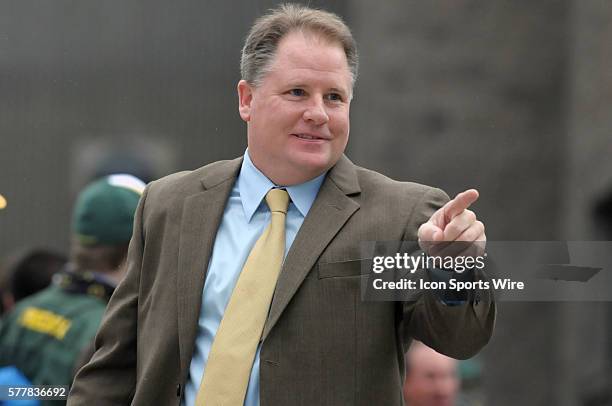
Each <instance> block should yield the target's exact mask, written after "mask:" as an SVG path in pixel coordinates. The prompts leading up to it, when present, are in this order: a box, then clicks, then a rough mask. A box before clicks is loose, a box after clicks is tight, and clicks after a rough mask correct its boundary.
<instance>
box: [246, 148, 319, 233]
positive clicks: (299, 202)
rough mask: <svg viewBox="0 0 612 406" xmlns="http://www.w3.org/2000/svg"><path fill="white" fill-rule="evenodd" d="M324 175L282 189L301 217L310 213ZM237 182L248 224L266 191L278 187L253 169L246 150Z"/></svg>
mask: <svg viewBox="0 0 612 406" xmlns="http://www.w3.org/2000/svg"><path fill="white" fill-rule="evenodd" d="M326 174H327V172H325V173H323V174H321V175H319V176H317V177H316V178H314V179H311V180H309V181H307V182H304V183H300V184H299V185H292V186H287V187H285V188H284V189H286V190H287V192H288V193H289V197H290V198H291V203H293V204H294V205H295V207H296V208H297V209H298V210H299V212H300V214H302V216H304V217H306V215H307V214H308V212H309V211H310V208H311V207H312V204H313V203H314V200H315V199H316V197H317V193H319V189H320V187H321V184H322V183H323V180H324V179H325V175H326ZM237 182H238V191H239V193H240V200H241V202H242V208H243V209H244V215H245V217H246V219H247V221H248V222H250V221H251V218H252V217H253V214H254V213H255V211H256V210H257V208H258V207H259V205H260V204H261V201H262V200H263V199H264V197H265V196H266V194H267V193H268V191H269V190H270V189H272V188H275V187H276V188H277V187H278V186H277V185H275V184H274V182H272V181H271V180H270V179H268V177H267V176H266V175H264V174H263V173H262V172H261V171H260V170H259V169H257V168H256V167H255V165H254V164H253V161H251V157H250V156H249V150H248V149H247V150H246V152H245V153H244V159H243V161H242V166H241V168H240V174H239V175H238V180H237Z"/></svg>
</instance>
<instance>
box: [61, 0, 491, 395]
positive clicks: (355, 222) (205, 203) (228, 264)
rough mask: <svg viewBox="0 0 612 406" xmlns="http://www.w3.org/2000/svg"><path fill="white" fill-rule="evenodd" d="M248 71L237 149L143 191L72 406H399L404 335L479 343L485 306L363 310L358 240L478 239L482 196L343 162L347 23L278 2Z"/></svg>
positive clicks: (350, 51)
mask: <svg viewBox="0 0 612 406" xmlns="http://www.w3.org/2000/svg"><path fill="white" fill-rule="evenodd" d="M241 71H242V78H243V79H242V80H241V81H240V82H239V83H238V98H239V113H240V116H241V118H242V119H243V120H244V121H245V122H246V123H247V140H248V149H247V152H246V153H245V155H244V157H242V158H238V159H236V160H233V161H222V162H216V163H213V164H211V165H208V166H206V167H204V168H201V169H198V170H196V171H192V172H182V173H179V174H175V175H172V176H169V177H167V178H164V179H162V180H159V181H156V182H153V183H151V184H150V185H149V186H148V188H147V189H146V191H145V193H144V194H143V197H142V199H141V203H140V205H139V209H138V211H137V215H136V220H135V228H134V236H133V238H132V241H131V243H130V251H129V254H128V274H127V276H126V279H125V280H124V282H123V283H122V284H121V285H120V286H119V288H118V289H117V292H116V294H115V296H114V297H113V299H112V301H111V303H110V305H109V309H108V312H107V314H106V316H105V319H104V322H103V324H102V326H101V328H100V331H99V333H98V335H97V338H96V348H97V351H96V353H95V354H94V356H93V358H92V360H91V361H90V363H89V364H88V365H86V366H85V367H84V368H83V369H82V370H81V371H80V372H79V374H78V375H77V378H76V380H75V384H74V386H73V389H72V392H71V396H70V398H69V404H70V405H81V404H86V403H87V402H95V403H96V405H119V404H134V405H150V404H163V405H178V404H184V405H187V406H191V405H194V404H196V405H221V404H222V405H242V404H245V405H262V406H267V405H289V404H290V405H309V406H310V405H372V404H384V405H392V404H395V405H397V404H400V403H401V399H402V382H403V380H402V374H403V353H404V350H405V349H406V348H407V346H408V344H409V342H410V339H411V338H412V337H415V338H418V339H420V340H422V341H424V342H427V343H428V344H429V345H431V346H432V347H434V348H437V349H439V350H440V351H443V352H445V353H447V354H450V355H452V356H455V357H463V358H465V357H469V356H471V355H473V354H474V353H476V352H477V351H478V350H479V349H480V348H481V347H482V346H483V345H484V344H485V343H486V342H487V341H488V340H489V337H490V335H491V331H492V328H493V320H494V313H495V311H494V307H493V305H492V303H491V301H490V299H489V297H483V298H482V300H480V301H478V302H476V301H474V302H471V301H465V302H463V303H462V304H460V305H457V306H448V305H446V304H445V303H443V302H442V301H440V300H439V299H438V298H437V297H435V296H434V295H427V294H426V295H423V297H421V298H420V299H419V300H418V301H416V302H409V303H399V302H364V301H361V299H360V281H361V277H360V273H361V265H360V262H361V261H360V260H361V259H362V258H363V257H362V256H361V253H360V242H361V241H377V240H387V241H399V240H412V241H416V239H417V238H419V237H420V238H421V239H422V240H423V241H442V240H455V239H458V238H459V239H462V240H467V241H474V240H484V238H485V236H484V228H483V225H482V223H480V222H478V221H476V218H475V215H474V213H472V212H470V211H468V210H466V208H467V206H468V205H469V204H470V203H471V202H473V201H474V200H475V199H476V197H477V192H476V191H468V192H465V193H463V194H460V195H459V196H458V197H457V198H456V199H454V200H453V201H451V202H449V203H447V204H446V205H445V206H444V207H443V208H441V206H442V205H443V204H444V203H445V201H447V200H448V198H447V197H446V195H445V194H444V193H443V192H442V191H440V190H438V189H433V188H429V187H426V186H421V185H416V184H411V183H400V182H396V181H393V180H391V179H388V178H386V177H384V176H382V175H380V174H377V173H375V172H372V171H369V170H366V169H363V168H360V167H357V166H355V165H354V164H353V163H351V162H350V161H349V160H348V158H346V157H345V156H344V155H343V151H344V149H345V147H346V143H347V141H348V134H349V107H350V101H351V98H352V90H353V84H354V81H355V79H356V75H357V54H356V49H355V43H354V41H353V38H352V36H351V33H350V31H349V30H348V28H347V27H346V25H345V24H344V23H343V22H342V21H341V20H340V19H339V18H338V17H337V16H335V15H333V14H331V13H327V12H323V11H317V10H312V9H309V8H306V7H301V6H294V5H286V6H281V7H280V8H278V9H276V10H274V11H272V12H271V13H270V14H268V15H266V16H264V17H262V18H260V19H259V20H258V21H257V22H256V23H255V25H254V26H253V27H252V29H251V32H250V33H249V36H248V37H247V39H246V43H245V46H244V48H243V52H242V62H241ZM436 209H440V210H438V211H437V212H436ZM434 212H435V214H434ZM428 220H429V221H428ZM279 224H280V230H279ZM423 224H425V225H423ZM419 227H420V229H419ZM417 230H419V233H418V235H417ZM272 252H273V253H274V254H271V253H272ZM283 254H284V255H286V256H283ZM278 256H280V258H278ZM281 264H282V265H281ZM475 277H476V278H481V277H482V275H480V274H478V273H476V274H475ZM262 281H263V283H262Z"/></svg>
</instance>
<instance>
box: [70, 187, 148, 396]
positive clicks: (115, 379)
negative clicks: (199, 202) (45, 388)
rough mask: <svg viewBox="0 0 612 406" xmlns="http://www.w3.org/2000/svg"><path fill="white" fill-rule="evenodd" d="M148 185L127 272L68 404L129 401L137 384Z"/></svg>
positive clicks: (131, 247) (80, 371) (132, 242)
mask: <svg viewBox="0 0 612 406" xmlns="http://www.w3.org/2000/svg"><path fill="white" fill-rule="evenodd" d="M147 192H148V187H147V188H145V191H144V192H143V195H142V197H141V199H140V203H139V205H138V208H137V209H136V214H135V218H134V230H133V234H132V239H131V241H130V245H129V249H128V254H127V261H126V265H125V266H126V267H127V273H126V276H125V278H124V279H123V280H122V281H121V282H120V283H119V285H118V286H117V288H116V289H115V292H114V293H113V296H112V297H111V299H110V301H109V303H108V307H107V309H106V313H105V315H104V317H103V319H102V322H101V325H100V329H99V330H98V333H97V335H96V339H95V352H94V354H93V356H92V358H91V360H90V361H89V362H88V363H87V364H86V365H85V366H83V367H82V368H81V369H80V370H79V372H78V373H77V375H76V377H75V380H74V382H73V385H72V388H71V390H70V394H69V397H68V403H67V404H68V406H80V405H87V404H91V405H96V406H106V405H108V406H111V405H113V406H115V405H126V404H130V400H131V398H132V397H133V394H134V389H135V384H136V338H137V327H138V326H137V324H138V291H139V283H140V272H141V265H142V254H143V246H144V232H143V225H142V222H143V212H144V206H145V201H146V196H147Z"/></svg>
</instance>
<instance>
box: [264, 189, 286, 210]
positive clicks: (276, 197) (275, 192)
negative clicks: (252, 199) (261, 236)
mask: <svg viewBox="0 0 612 406" xmlns="http://www.w3.org/2000/svg"><path fill="white" fill-rule="evenodd" d="M266 203H268V207H269V208H270V211H272V212H274V211H277V212H282V213H285V214H287V208H288V207H289V193H287V191H286V190H284V189H270V191H269V192H268V193H267V194H266Z"/></svg>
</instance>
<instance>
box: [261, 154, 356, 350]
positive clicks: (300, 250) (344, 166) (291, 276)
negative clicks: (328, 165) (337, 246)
mask: <svg viewBox="0 0 612 406" xmlns="http://www.w3.org/2000/svg"><path fill="white" fill-rule="evenodd" d="M359 192H360V188H359V183H358V181H357V175H356V173H355V167H354V165H353V163H352V162H351V161H349V160H348V158H346V157H345V156H344V155H343V156H342V158H341V159H340V160H339V161H338V163H337V164H336V165H335V166H334V168H333V169H332V170H331V171H330V173H329V175H328V176H327V178H326V179H325V181H324V182H323V185H321V189H320V190H319V194H318V196H317V198H316V200H315V202H314V204H313V206H312V208H311V209H310V211H309V212H308V215H307V216H306V218H305V219H304V223H303V224H302V226H301V227H300V230H299V232H298V234H297V236H296V237H295V240H294V241H293V244H292V245H291V249H290V250H289V252H288V253H287V257H286V258H285V262H284V264H283V268H282V270H281V273H280V275H279V277H278V281H277V283H276V290H275V291H274V297H273V299H272V304H271V306H270V313H269V315H268V320H267V321H266V325H265V327H264V331H263V334H262V340H265V338H266V337H267V336H268V334H269V333H270V330H271V329H272V328H273V327H274V325H275V324H276V322H277V321H278V319H279V317H280V315H281V314H282V312H283V311H284V309H285V307H286V306H287V304H288V303H289V301H290V300H291V298H292V297H293V295H294V294H295V292H297V290H298V288H299V287H300V285H301V284H302V282H303V281H304V278H305V277H306V275H307V274H308V273H309V272H310V270H311V268H312V267H313V266H314V264H315V263H316V261H317V259H318V258H319V256H320V255H321V253H322V252H323V250H324V249H325V247H327V245H328V244H329V242H330V241H331V240H332V239H333V238H334V236H335V235H336V234H337V233H338V232H339V231H340V229H341V228H342V226H343V225H344V223H346V221H347V220H348V219H349V218H350V217H351V216H352V215H353V213H354V212H355V211H357V210H358V209H359V204H358V203H357V202H356V201H355V200H353V199H352V198H351V197H349V195H354V194H358V193H359Z"/></svg>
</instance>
